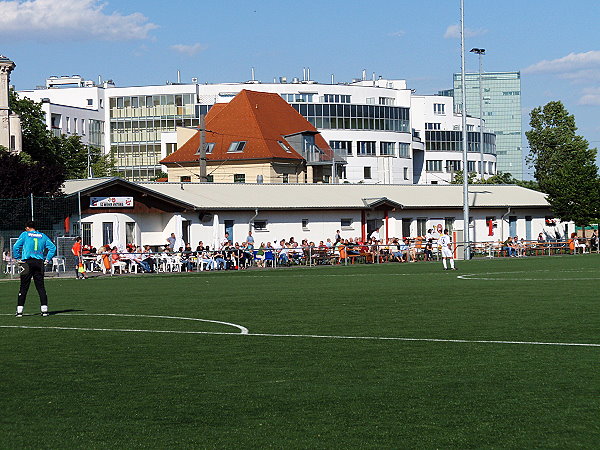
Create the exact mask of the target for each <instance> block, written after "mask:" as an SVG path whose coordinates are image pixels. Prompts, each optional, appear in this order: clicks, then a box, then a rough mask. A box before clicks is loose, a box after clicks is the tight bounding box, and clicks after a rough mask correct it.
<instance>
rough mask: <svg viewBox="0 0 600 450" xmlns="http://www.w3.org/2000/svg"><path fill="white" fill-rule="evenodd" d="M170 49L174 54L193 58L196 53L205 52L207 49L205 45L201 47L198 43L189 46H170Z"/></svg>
mask: <svg viewBox="0 0 600 450" xmlns="http://www.w3.org/2000/svg"><path fill="white" fill-rule="evenodd" d="M171 48H172V49H173V50H175V51H176V52H179V53H183V54H185V55H188V56H194V55H195V54H197V53H200V52H201V51H203V50H206V49H207V48H208V47H207V46H206V45H202V44H200V43H199V42H197V43H195V44H191V45H186V44H175V45H171Z"/></svg>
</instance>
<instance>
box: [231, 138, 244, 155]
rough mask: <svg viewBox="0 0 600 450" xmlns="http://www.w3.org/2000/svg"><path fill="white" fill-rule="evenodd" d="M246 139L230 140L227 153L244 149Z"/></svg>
mask: <svg viewBox="0 0 600 450" xmlns="http://www.w3.org/2000/svg"><path fill="white" fill-rule="evenodd" d="M245 146H246V141H239V142H232V143H231V145H230V146H229V149H228V150H227V153H241V152H243V151H244V147H245Z"/></svg>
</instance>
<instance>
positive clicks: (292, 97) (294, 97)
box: [281, 94, 315, 103]
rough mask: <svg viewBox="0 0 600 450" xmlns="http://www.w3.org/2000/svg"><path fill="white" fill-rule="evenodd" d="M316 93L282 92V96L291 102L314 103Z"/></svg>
mask: <svg viewBox="0 0 600 450" xmlns="http://www.w3.org/2000/svg"><path fill="white" fill-rule="evenodd" d="M314 95H315V94H281V97H283V99H284V100H285V101H287V102H290V103H312V102H313V96H314Z"/></svg>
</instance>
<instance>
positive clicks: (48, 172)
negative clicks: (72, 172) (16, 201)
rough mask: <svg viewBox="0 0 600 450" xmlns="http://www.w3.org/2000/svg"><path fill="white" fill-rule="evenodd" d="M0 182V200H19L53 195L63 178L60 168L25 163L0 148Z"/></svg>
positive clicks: (39, 163) (37, 163)
mask: <svg viewBox="0 0 600 450" xmlns="http://www.w3.org/2000/svg"><path fill="white" fill-rule="evenodd" d="M0 180H2V183H0V198H19V197H26V196H28V195H29V194H33V195H37V196H44V195H54V194H56V193H58V192H59V190H60V187H61V186H62V184H63V182H64V180H65V176H64V173H63V172H62V167H60V166H57V165H52V164H44V163H41V162H31V161H27V159H26V158H25V159H24V158H22V157H21V156H20V155H15V154H12V153H10V152H9V151H8V150H7V149H5V148H4V147H0Z"/></svg>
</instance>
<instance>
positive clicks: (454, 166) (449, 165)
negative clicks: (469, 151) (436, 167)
mask: <svg viewBox="0 0 600 450" xmlns="http://www.w3.org/2000/svg"><path fill="white" fill-rule="evenodd" d="M460 166H461V164H460V160H459V159H452V160H448V161H446V172H458V171H459V170H460Z"/></svg>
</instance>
